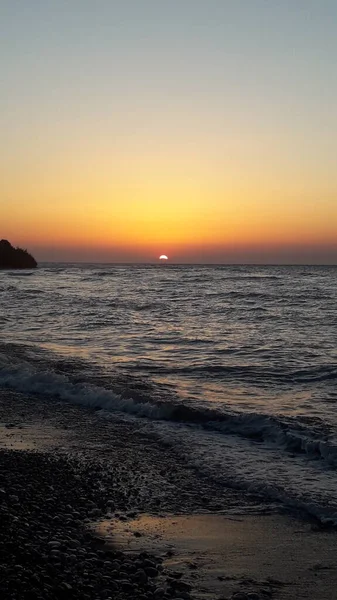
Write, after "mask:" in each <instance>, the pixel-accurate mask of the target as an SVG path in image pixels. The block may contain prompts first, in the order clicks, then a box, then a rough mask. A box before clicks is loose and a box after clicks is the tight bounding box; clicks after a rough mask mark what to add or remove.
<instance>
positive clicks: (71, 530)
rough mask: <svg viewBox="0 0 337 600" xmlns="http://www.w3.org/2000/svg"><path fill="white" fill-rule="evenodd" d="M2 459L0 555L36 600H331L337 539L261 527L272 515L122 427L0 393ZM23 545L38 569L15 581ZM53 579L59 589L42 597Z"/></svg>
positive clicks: (92, 414)
mask: <svg viewBox="0 0 337 600" xmlns="http://www.w3.org/2000/svg"><path fill="white" fill-rule="evenodd" d="M0 453H1V457H2V460H1V464H2V470H1V471H0V473H1V484H0V488H1V489H2V490H4V491H2V492H1V494H2V495H1V498H2V501H3V499H4V498H7V500H6V502H5V505H6V510H5V512H4V514H5V515H6V514H7V515H9V516H10V520H11V523H10V527H9V525H8V523H9V520H8V519H6V523H7V525H6V524H5V525H3V526H2V527H3V535H2V538H1V539H2V542H1V543H0V545H1V546H2V550H1V553H2V556H3V557H4V556H5V554H6V552H5V550H6V548H4V544H5V545H6V544H7V547H10V549H11V550H10V552H11V568H12V567H13V568H14V567H15V573H16V574H17V573H19V575H20V574H21V575H22V577H23V578H21V579H20V577H17V576H16V581H17V582H18V584H19V583H20V581H21V583H22V584H24V585H30V586H31V589H35V590H36V591H35V592H34V593H35V596H34V597H36V598H58V597H69V598H88V599H89V598H109V597H111V598H121V599H122V598H124V597H125V598H128V597H134V598H141V599H143V600H150V599H151V598H154V599H155V600H160V598H165V599H170V598H172V599H173V598H185V599H186V600H187V599H188V598H190V597H191V598H200V599H202V598H209V599H210V600H211V599H220V598H221V599H225V598H226V599H227V598H228V599H229V598H232V597H235V594H241V597H242V600H246V599H245V596H244V594H246V598H250V599H251V600H254V598H255V600H257V599H258V598H259V599H261V600H266V599H267V598H273V599H275V600H283V599H286V598H289V599H290V598H298V599H302V598H306V597H310V594H311V595H312V597H315V598H317V599H318V600H333V599H334V598H335V593H334V590H335V589H336V586H337V569H336V568H335V567H334V565H333V564H332V561H331V560H329V556H331V557H332V556H333V553H334V552H335V551H336V549H337V536H336V534H335V532H330V533H329V532H324V531H313V528H312V526H311V525H310V522H304V521H300V520H296V519H294V518H293V517H290V516H286V515H279V514H276V513H274V514H269V515H268V512H269V513H270V512H271V511H270V509H268V507H267V506H266V510H265V512H266V513H267V514H266V515H263V514H261V505H260V506H259V507H258V505H257V503H256V502H255V499H254V496H253V495H251V496H250V495H243V494H242V492H238V491H235V490H224V489H221V488H220V487H219V486H218V485H216V484H215V483H214V482H210V481H207V480H206V478H204V477H203V476H202V474H200V473H197V472H196V471H195V470H194V469H193V468H191V467H189V466H188V465H186V464H185V463H184V461H183V459H180V457H178V456H177V454H176V453H175V452H174V448H172V447H167V446H164V444H160V443H159V442H158V441H157V440H154V439H151V438H149V437H148V436H145V435H144V434H142V430H141V427H139V428H137V426H136V425H135V423H133V422H131V421H129V420H124V419H119V418H118V416H116V417H115V418H114V419H112V420H104V419H102V418H101V417H100V416H99V414H98V412H97V411H95V410H92V409H86V408H84V407H79V406H75V405H71V404H66V403H64V402H60V401H58V400H52V399H48V400H44V399H43V397H41V396H28V395H24V394H20V393H17V392H11V391H8V390H0ZM11 473H12V475H11ZM20 482H21V483H20ZM52 488H54V489H52ZM27 490H30V491H31V495H30V496H29V494H28V500H27ZM38 490H40V491H38ZM41 490H42V491H41ZM80 492H81V493H80ZM36 494H37V496H36ZM34 495H35V496H36V497H34ZM10 497H13V498H14V497H16V498H14V499H13V498H12V501H10V500H9V498H10ZM63 497H69V500H68V501H67V502H66V501H63V499H64V498H63ZM48 498H49V500H48ZM48 502H49V504H48ZM27 504H28V508H29V507H30V513H29V511H28V512H27V510H26V509H27ZM1 506H2V509H3V506H4V505H3V504H2V505H1ZM47 509H48V510H47ZM233 509H234V510H233ZM6 511H7V512H6ZM67 511H68V512H67ZM235 511H236V512H237V515H236V516H235ZM51 513H53V515H54V517H56V519H55V521H54V518H53V519H49V518H48V514H51ZM54 513H55V514H54ZM259 513H260V514H259ZM32 515H33V516H34V519H35V520H34V519H33V520H31V516H32ZM41 515H42V516H41ZM65 515H66V517H65ZM64 517H65V518H64ZM144 519H145V521H144ZM102 523H103V525H102ZM104 523H105V525H104ZM6 527H9V528H8V529H7V530H6ZM104 527H105V528H106V529H105V531H104ZM158 528H159V529H158ZM6 531H7V533H6ZM36 531H38V532H39V535H40V538H41V539H40V538H39V537H38V536H37V538H36V540H37V541H36V540H35V541H36V544H37V545H36V547H35V548H34V544H33V543H32V544H31V538H32V534H33V533H34V537H35V532H36ZM196 531H197V532H198V535H196V534H195V532H196ZM41 532H42V533H41ZM111 533H112V537H111ZM178 533H179V534H178ZM20 535H21V538H22V540H25V541H24V542H23V546H22V548H25V553H24V555H25V556H26V558H27V556H28V557H29V556H31V558H32V556H35V557H36V556H37V555H38V556H40V557H43V556H44V557H45V558H44V559H43V560H44V562H43V561H42V563H41V561H40V562H39V561H38V562H37V563H36V564H37V565H38V566H37V567H36V569H37V570H36V569H35V571H34V569H32V568H31V567H32V565H33V562H34V561H33V562H32V563H31V565H30V567H29V566H28V567H27V568H26V567H25V566H23V570H21V571H20V569H19V571H18V564H20V562H18V561H21V562H22V556H23V554H22V549H21V551H20V552H21V553H20V552H19V550H20V548H18V547H17V546H18V544H17V543H16V542H15V540H17V539H19V540H20ZM6 536H7V537H6ZM55 536H56V537H55ZM273 537H274V542H273V541H272V540H273ZM54 538H55V539H54ZM69 539H70V540H71V539H72V540H73V542H72V543H71V542H70V546H69ZM74 540H77V542H76V541H75V542H74ZM35 541H34V543H35ZM13 542H14V544H13ZM25 544H26V546H25ZM27 544H28V546H27ZM39 544H40V545H39ZM71 544H72V545H71ZM74 544H75V545H74ZM168 544H169V546H168ZM28 547H29V549H30V550H29V551H28V554H27V548H28ZM48 548H49V551H48V552H46V549H48ZM76 548H77V549H78V550H76ZM170 548H171V550H170ZM277 548H278V549H279V550H277ZM7 549H8V548H7ZM75 550H76V551H75ZM29 552H31V553H32V554H31V555H30V554H29ZM144 552H145V554H144ZM88 554H89V555H90V556H89V558H88V557H87V555H88ZM69 556H70V557H72V558H70V562H72V565H70V567H71V568H70V567H69V569H66V570H64V562H65V561H66V562H68V558H69ZM289 556H291V557H292V561H291V562H292V570H291V569H290V567H289V564H288V563H287V560H288V557H289ZM62 557H63V558H62ZM233 557H234V558H233ZM282 557H283V558H282ZM253 558H254V560H253ZM6 560H7V559H6ZM90 560H91V562H90ZM146 561H147V562H146ZM113 562H115V566H118V565H117V563H119V568H116V569H113V568H112V567H111V565H112V563H113ZM28 563H29V560H28ZM105 563H106V564H105ZM150 563H151V564H150ZM125 565H126V566H125ZM191 565H194V566H192V567H191ZM21 567H22V565H21ZM47 567H48V568H47ZM145 567H147V568H148V569H150V571H149V573H150V574H151V573H152V576H150V575H148V574H147V573H146V569H145ZM34 568H35V567H34ZM144 569H145V576H144V575H143V574H141V575H140V574H139V573H138V571H144ZM151 569H153V570H152V571H151ZM177 569H178V571H177ZM7 570H8V569H7ZM49 571H50V572H53V573H54V575H55V573H56V575H55V576H53V577H52V579H53V581H54V580H55V581H56V580H57V581H58V584H57V586H56V587H55V585H52V587H51V588H49V587H48V586H50V585H51V583H50V579H49V580H48V577H49V578H50V577H51V575H50V574H48V573H49ZM65 571H69V572H65ZM9 572H10V573H11V577H12V579H11V580H10V581H12V585H14V583H13V572H11V571H10V570H9ZM46 572H47V575H46V577H47V579H43V576H42V575H41V573H42V574H43V573H44V574H46ZM28 573H30V575H29V576H28ZM83 573H87V575H83ZM136 573H138V575H137V577H136ZM268 573H269V575H268ZM1 576H2V582H4V579H3V577H4V574H3V571H2V575H1ZM6 577H7V579H8V576H7V575H6ZM25 577H26V579H25ZM58 577H59V579H58ZM27 578H28V579H27ZM55 578H56V579H55ZM6 581H7V580H6ZM48 581H49V583H48ZM90 581H92V582H93V583H90ZM25 582H26V583H25ZM27 582H28V583H27ZM179 582H180V583H179ZM2 585H4V583H2ZM45 585H46V586H47V588H45ZM34 586H35V587H34ZM41 586H42V587H41ZM69 586H70V587H69ZM81 586H82V587H81ZM90 586H93V587H90ZM22 589H23V588H21V592H18V593H19V595H16V596H15V595H14V592H13V593H12V592H11V589H10V588H8V594H7V596H6V595H5V596H4V597H8V598H11V597H16V598H21V597H22V598H23V597H26V596H23V595H21V596H20V593H22ZM42 590H47V592H46V591H42ZM109 590H110V596H109ZM11 594H12V595H11ZM79 594H80V595H79ZM254 594H255V596H254ZM27 597H28V596H27ZM237 600H239V597H238V598H237Z"/></svg>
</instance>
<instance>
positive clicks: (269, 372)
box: [123, 363, 337, 384]
mask: <svg viewBox="0 0 337 600" xmlns="http://www.w3.org/2000/svg"><path fill="white" fill-rule="evenodd" d="M133 368H134V367H133V366H132V365H128V364H125V365H123V369H126V370H127V369H133ZM137 370H138V371H142V370H143V371H149V372H153V373H156V374H161V375H191V376H195V375H200V376H209V377H210V376H216V377H217V376H221V377H223V378H225V377H228V378H233V379H235V380H240V381H249V382H250V383H252V384H259V383H260V382H262V383H265V382H270V381H274V382H278V383H289V382H290V383H292V384H301V383H311V382H323V381H330V380H335V379H337V365H336V364H327V365H322V366H320V367H316V368H313V367H308V368H306V369H293V370H290V369H287V368H282V367H279V368H278V369H276V368H270V369H266V367H264V366H263V367H259V366H251V365H223V364H209V365H207V364H206V365H205V364H202V365H198V364H195V365H186V366H182V367H176V366H174V367H170V366H166V365H163V364H155V363H153V364H150V363H145V364H144V363H143V364H142V363H140V364H138V365H137Z"/></svg>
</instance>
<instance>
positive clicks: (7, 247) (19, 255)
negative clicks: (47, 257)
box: [0, 240, 37, 269]
mask: <svg viewBox="0 0 337 600" xmlns="http://www.w3.org/2000/svg"><path fill="white" fill-rule="evenodd" d="M36 267H37V262H36V260H35V258H33V256H32V255H31V254H29V253H28V252H27V250H23V249H22V248H14V247H13V246H12V245H11V244H10V243H9V242H8V240H1V241H0V269H35V268H36Z"/></svg>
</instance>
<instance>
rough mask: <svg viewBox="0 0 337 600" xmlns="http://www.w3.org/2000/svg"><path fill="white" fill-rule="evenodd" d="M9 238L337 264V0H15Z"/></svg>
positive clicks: (46, 251)
mask: <svg viewBox="0 0 337 600" xmlns="http://www.w3.org/2000/svg"><path fill="white" fill-rule="evenodd" d="M0 30H1V31H0V33H1V37H0V72H1V88H2V92H1V95H0V121H1V136H0V154H1V164H0V238H7V239H9V240H10V241H11V242H12V243H13V244H15V245H20V246H24V247H28V249H29V250H30V251H32V252H33V253H34V254H35V256H36V258H37V259H38V260H41V261H42V260H70V261H71V260H79V261H81V260H83V261H105V262H109V261H111V262H143V261H145V262H148V261H149V262H153V261H156V260H157V259H158V257H159V255H160V254H163V253H164V254H167V255H168V256H169V259H170V261H171V262H205V263H209V262H210V263H212V262H216V263H237V262H238V263H240V262H243V263H246V262H258V263H265V262H267V263H270V262H272V263H279V262H280V263H283V262H285V263H292V262H294V263H303V262H304V263H337V69H336V65H337V35H336V30H337V2H336V0H169V1H168V0H95V1H94V0H29V1H22V0H2V1H1V2H0Z"/></svg>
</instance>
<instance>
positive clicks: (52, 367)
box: [0, 263, 337, 524]
mask: <svg viewBox="0 0 337 600" xmlns="http://www.w3.org/2000/svg"><path fill="white" fill-rule="evenodd" d="M0 386H1V387H3V388H9V389H12V390H17V391H20V392H24V393H29V394H30V395H32V396H30V397H32V398H34V394H40V395H41V394H42V395H43V396H44V397H45V398H47V399H48V398H49V399H50V398H58V399H60V400H63V401H64V402H71V403H76V404H79V405H81V404H82V405H85V406H90V407H95V408H96V409H97V411H98V414H99V415H100V416H101V417H102V418H110V419H114V418H119V419H120V418H122V419H126V420H132V421H133V423H135V422H136V423H137V425H138V427H139V429H140V430H141V431H143V432H144V435H148V436H152V437H153V436H154V437H155V438H156V439H158V440H161V441H163V442H164V443H165V444H168V445H172V446H174V448H175V450H176V451H177V452H178V453H179V455H180V456H181V457H183V459H184V460H186V462H187V463H188V464H190V465H192V466H193V467H194V468H196V469H199V470H200V471H201V472H202V473H203V476H205V477H209V478H211V479H212V480H213V481H216V482H218V484H219V485H223V486H225V487H232V488H236V489H241V490H242V491H243V492H252V493H254V494H256V495H257V497H258V498H261V502H265V501H268V502H274V503H277V504H278V505H279V506H282V507H283V508H284V509H286V510H288V509H289V510H292V509H296V510H300V511H304V512H305V513H306V514H308V515H311V516H312V517H315V518H317V519H319V520H320V521H321V522H323V523H334V524H337V471H336V468H337V267H332V266H329V267H320V266H237V265H235V266H227V265H221V266H216V265H212V266H209V265H207V266H205V265H171V264H166V263H165V264H158V265H116V264H56V263H53V264H40V266H39V268H38V269H36V270H33V271H10V270H9V271H2V272H0Z"/></svg>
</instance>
